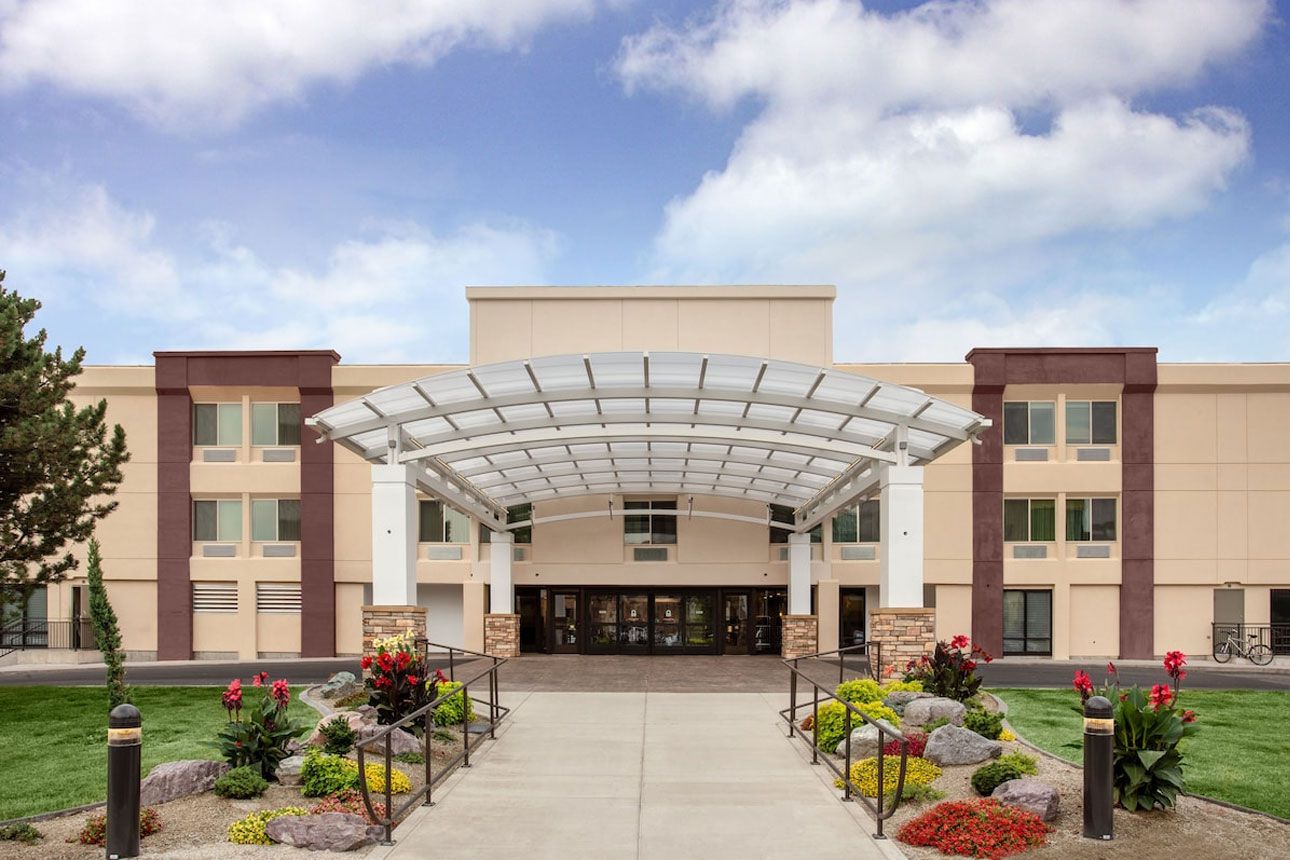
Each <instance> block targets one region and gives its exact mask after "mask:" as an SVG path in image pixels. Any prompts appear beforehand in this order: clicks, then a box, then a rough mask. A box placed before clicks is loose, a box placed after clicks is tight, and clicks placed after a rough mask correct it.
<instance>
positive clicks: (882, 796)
mask: <svg viewBox="0 0 1290 860" xmlns="http://www.w3.org/2000/svg"><path fill="white" fill-rule="evenodd" d="M857 651H864V652H865V656H866V661H867V664H868V667H867V668H868V669H869V673H870V674H871V675H874V677H875V680H877V677H876V675H877V669H876V667H877V666H881V665H882V645H881V643H878V642H866V643H865V644H863V645H852V646H850V647H848V648H838V649H836V650H834V651H822V652H820V653H818V654H804V655H802V656H801V657H790V658H787V659H785V660H784V661H783V662H784V665H785V666H787V667H788V673H789V674H788V707H787V708H784V709H783V710H781V711H780V712H779V713H780V716H782V717H783V718H784V720H785V721H786V722H787V723H788V737H789V739H790V740H791V739H792V738H794V737H800V738H801V739H802V740H804V741H806V742H808V743H809V744H810V745H811V764H819V763H820V745H819V739H820V738H819V735H820V701H821V698H820V693H821V691H823V693H824V698H823V701H824V702H826V703H827V702H828V700H830V699H832V700H834V701H837V702H841V703H842V705H843V707H844V708H845V711H844V712H843V713H844V718H843V732H844V733H843V739H844V743H845V745H846V746H845V752H844V756H843V757H844V762H843V765H842V768H841V769H839V768H838V766H837V764H836V763H834V762H833V761H832V759H830V758H827V757H826V758H825V759H824V763H825V764H826V765H828V766H829V769H830V770H832V771H833V772H834V773H835V774H837V775H838V778H839V779H841V780H842V788H843V794H842V800H843V801H850V800H851V799H852V797H853V796H854V797H859V798H860V802H861V803H863V804H864V805H865V807H866V808H867V809H868V810H869V812H870V813H871V814H872V815H873V817H874V821H876V822H877V831H876V832H875V833H874V838H875V839H886V838H887V837H886V836H885V835H884V834H883V832H882V823H883V822H884V821H886V820H887V819H888V818H890V817H891V816H893V815H895V814H896V808H897V807H898V806H900V796H901V795H902V794H903V793H904V791H905V771H906V767H907V764H908V761H909V739H908V738H906V737H905V735H904V734H903V733H902V732H900V731H899V730H898V729H896V728H895V727H893V726H892V725H890V724H889V723H886V722H884V721H882V720H875V719H873V718H872V717H870V716H869V715H868V714H866V713H865V712H864V711H862V710H860V709H859V708H857V707H856V706H855V705H853V704H852V703H851V702H848V701H845V700H843V699H839V698H838V697H837V696H836V695H834V693H833V691H832V690H829V689H828V688H826V687H822V686H820V684H819V683H818V682H817V681H816V680H815V679H814V678H812V677H810V676H809V675H807V674H806V673H805V672H803V671H802V668H801V666H800V665H799V664H800V662H801V661H802V660H818V659H819V658H822V657H823V658H827V657H832V656H834V655H837V657H838V683H839V684H841V683H842V682H843V680H845V673H846V655H847V654H848V653H850V652H857ZM869 652H874V655H873V656H870V654H869ZM799 677H800V678H801V679H802V680H804V681H806V683H808V684H810V685H811V701H810V702H809V703H807V702H803V703H802V704H800V705H799V704H798V702H797V680H798V678H799ZM808 704H809V706H810V708H811V734H810V736H809V737H808V736H807V734H806V732H805V730H803V729H802V727H801V726H800V725H799V724H798V719H797V712H798V710H799V709H800V708H805V707H807V706H808ZM852 714H855V715H856V716H858V717H859V718H860V719H861V720H862V721H863V722H866V723H868V724H869V725H871V726H873V727H875V728H876V729H878V756H877V758H878V762H877V764H878V796H877V797H876V798H875V799H874V802H873V803H870V802H869V798H867V797H865V795H864V791H863V790H861V788H860V787H859V786H858V785H856V784H855V783H853V782H852V780H851V727H852V725H853V719H854V718H853V717H852ZM888 736H890V737H891V738H893V739H894V740H896V741H899V743H900V770H899V772H898V773H897V775H896V792H895V793H896V796H895V798H894V799H893V800H892V802H891V807H890V808H887V804H886V778H885V777H886V775H885V773H884V767H883V766H884V764H885V760H886V758H887V756H886V755H885V754H884V749H885V748H886V746H887V737H888Z"/></svg>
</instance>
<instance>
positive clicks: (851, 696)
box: [833, 678, 882, 705]
mask: <svg viewBox="0 0 1290 860" xmlns="http://www.w3.org/2000/svg"><path fill="white" fill-rule="evenodd" d="M833 695H835V696H837V697H838V698H839V699H841V700H842V701H844V702H851V703H852V704H853V705H858V704H860V703H861V702H881V701H882V690H881V688H879V686H878V682H877V681H872V680H870V679H868V678H856V679H855V680H852V681H844V682H843V683H841V684H838V686H837V689H836V690H834V691H833Z"/></svg>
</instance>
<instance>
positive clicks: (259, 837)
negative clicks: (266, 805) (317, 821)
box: [228, 806, 309, 845]
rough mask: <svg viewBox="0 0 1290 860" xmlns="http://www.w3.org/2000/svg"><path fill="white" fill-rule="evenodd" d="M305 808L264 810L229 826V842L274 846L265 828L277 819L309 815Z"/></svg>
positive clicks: (293, 807) (292, 807)
mask: <svg viewBox="0 0 1290 860" xmlns="http://www.w3.org/2000/svg"><path fill="white" fill-rule="evenodd" d="M308 814H309V810H307V809H305V808H304V807H303V806H285V807H283V808H282V809H262V810H260V811H259V812H252V813H251V814H250V815H248V816H247V817H246V818H243V819H241V820H239V821H234V822H233V823H232V824H230V825H229V826H228V841H229V842H234V843H236V844H238V845H272V844H273V840H272V839H270V838H269V835H268V834H267V833H265V832H264V826H265V825H266V824H268V823H269V822H270V821H272V820H273V819H275V818H282V817H284V816H287V815H308Z"/></svg>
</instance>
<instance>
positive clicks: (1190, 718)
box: [1182, 709, 1196, 723]
mask: <svg viewBox="0 0 1290 860" xmlns="http://www.w3.org/2000/svg"><path fill="white" fill-rule="evenodd" d="M1182 721H1183V722H1184V723H1194V722H1196V712H1195V711H1193V710H1190V709H1188V710H1186V711H1183V715H1182Z"/></svg>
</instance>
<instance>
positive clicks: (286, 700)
mask: <svg viewBox="0 0 1290 860" xmlns="http://www.w3.org/2000/svg"><path fill="white" fill-rule="evenodd" d="M269 695H270V696H272V697H273V701H274V702H276V703H277V705H278V707H279V708H285V707H286V706H287V705H288V704H290V702H291V690H290V689H289V688H288V686H287V680H286V679H285V678H279V679H278V680H276V681H274V682H273V691H272V692H271V693H269Z"/></svg>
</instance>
